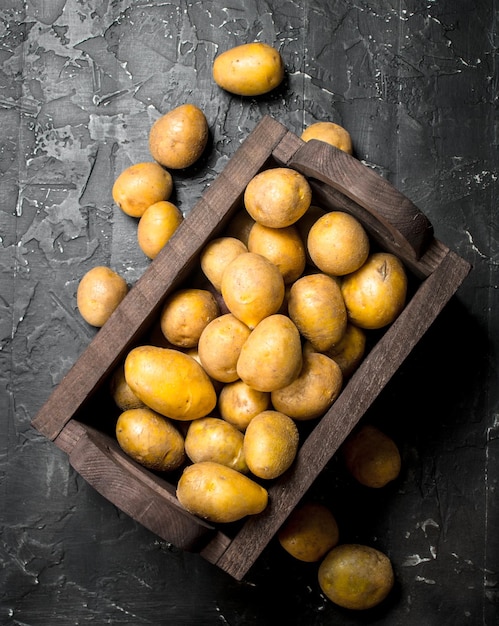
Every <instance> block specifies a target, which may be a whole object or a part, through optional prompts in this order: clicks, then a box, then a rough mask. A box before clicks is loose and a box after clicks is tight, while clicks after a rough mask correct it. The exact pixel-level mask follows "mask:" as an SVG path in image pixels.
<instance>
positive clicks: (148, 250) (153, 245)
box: [137, 200, 184, 259]
mask: <svg viewBox="0 0 499 626" xmlns="http://www.w3.org/2000/svg"><path fill="white" fill-rule="evenodd" d="M183 219H184V216H183V215H182V212H181V211H180V209H179V208H178V207H177V206H175V205H174V204H173V203H172V202H168V201H167V200H161V201H160V202H155V203H154V204H151V206H149V207H147V209H146V210H145V211H144V213H143V214H142V217H141V218H140V219H139V223H138V225H137V241H138V244H139V247H140V249H141V250H142V252H143V253H144V254H145V255H146V256H147V257H149V258H150V259H155V258H156V257H157V256H158V254H159V252H160V251H161V250H162V249H163V248H164V247H165V245H166V243H167V242H168V241H169V239H170V238H171V236H172V235H173V233H174V232H175V231H176V230H177V228H178V227H179V226H180V224H181V223H182V221H183Z"/></svg>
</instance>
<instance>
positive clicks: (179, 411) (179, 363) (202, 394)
mask: <svg viewBox="0 0 499 626" xmlns="http://www.w3.org/2000/svg"><path fill="white" fill-rule="evenodd" d="M125 379H126V382H127V383H128V385H129V386H130V388H131V389H132V391H133V392H134V393H135V395H136V396H138V397H139V398H140V399H141V400H142V402H144V404H146V405H147V406H148V407H150V408H151V409H153V410H154V411H157V412H158V413H161V415H164V416H166V417H170V418H172V419H177V420H193V419H198V418H200V417H206V416H207V415H208V414H209V413H211V411H212V410H213V409H214V408H215V406H216V404H217V395H216V393H215V389H214V388H213V383H212V382H211V380H210V378H209V376H208V374H207V373H206V372H205V371H204V370H203V368H202V367H201V365H199V363H198V362H197V361H195V359H193V358H192V357H190V356H188V355H187V354H184V353H183V352H180V351H179V350H172V349H170V348H159V347H156V346H138V347H136V348H133V349H132V350H131V351H130V352H129V353H128V355H127V357H126V359H125Z"/></svg>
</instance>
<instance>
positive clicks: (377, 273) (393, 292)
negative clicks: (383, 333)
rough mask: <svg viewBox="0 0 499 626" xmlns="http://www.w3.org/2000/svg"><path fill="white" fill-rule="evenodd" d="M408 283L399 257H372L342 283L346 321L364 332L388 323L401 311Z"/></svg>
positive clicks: (384, 253) (380, 253)
mask: <svg viewBox="0 0 499 626" xmlns="http://www.w3.org/2000/svg"><path fill="white" fill-rule="evenodd" d="M407 282H408V281H407V274H406V272H405V269H404V266H403V264H402V262H401V261H400V259H398V257H396V256H395V255H394V254H391V253H389V252H375V253H373V254H371V255H370V256H369V258H368V259H367V261H366V262H365V263H364V265H362V267H360V268H359V269H358V270H357V271H355V272H353V273H352V274H349V275H348V276H345V277H344V278H343V281H342V285H341V293H342V295H343V299H344V301H345V305H346V309H347V314H348V319H349V321H350V322H352V324H355V325H356V326H360V327H361V328H365V329H379V328H383V327H385V326H387V325H388V324H391V323H392V322H393V321H394V320H395V319H396V318H397V317H398V316H399V314H400V313H401V312H402V309H403V308H404V305H405V300H406V296H407Z"/></svg>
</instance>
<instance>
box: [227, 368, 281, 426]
mask: <svg viewBox="0 0 499 626" xmlns="http://www.w3.org/2000/svg"><path fill="white" fill-rule="evenodd" d="M269 407H270V392H268V391H258V390H257V389H253V387H250V386H249V385H247V384H246V383H245V382H244V381H243V380H236V381H235V382H233V383H228V384H226V385H224V386H223V387H222V389H221V390H220V393H219V395H218V410H219V412H220V415H221V417H222V418H223V419H224V420H225V421H226V422H229V424H232V425H233V426H235V427H236V428H238V429H239V430H241V431H245V430H246V428H247V426H248V424H249V423H250V422H251V420H252V419H253V418H254V417H255V415H258V414H259V413H262V412H263V411H266V410H267V409H268V408H269Z"/></svg>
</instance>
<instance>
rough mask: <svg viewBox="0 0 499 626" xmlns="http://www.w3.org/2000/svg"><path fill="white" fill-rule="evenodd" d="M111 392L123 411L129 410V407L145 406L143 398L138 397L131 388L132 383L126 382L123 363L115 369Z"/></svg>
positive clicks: (111, 381)
mask: <svg viewBox="0 0 499 626" xmlns="http://www.w3.org/2000/svg"><path fill="white" fill-rule="evenodd" d="M109 392H110V393H111V397H112V398H113V400H114V402H115V404H116V406H117V407H118V408H119V409H121V410H122V411H127V410H128V409H142V408H144V407H145V404H144V403H143V402H142V400H140V399H139V398H137V396H136V395H135V394H134V393H133V391H132V390H131V389H130V385H129V384H128V383H127V382H126V380H125V370H124V369H123V364H121V365H120V366H119V367H117V368H116V369H115V370H114V372H113V374H112V376H111V379H110V381H109Z"/></svg>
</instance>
